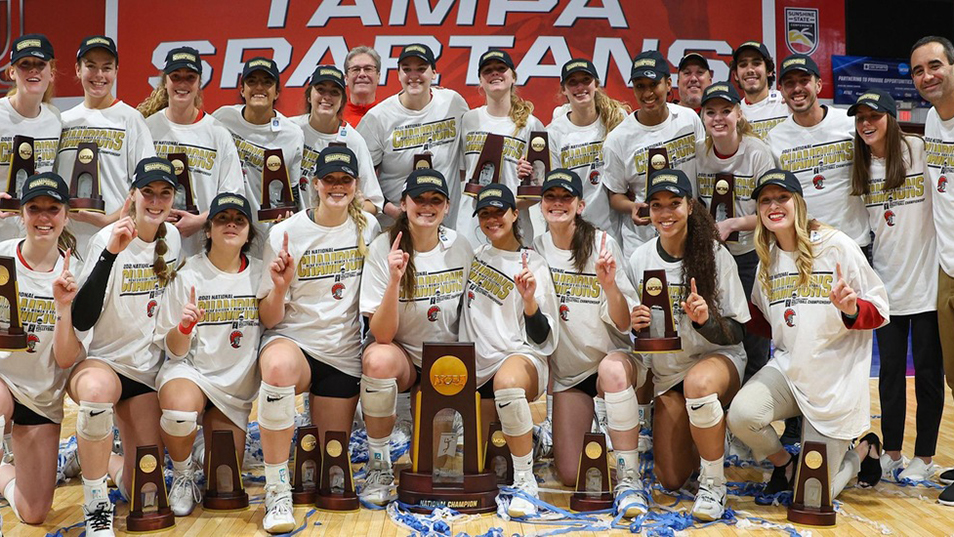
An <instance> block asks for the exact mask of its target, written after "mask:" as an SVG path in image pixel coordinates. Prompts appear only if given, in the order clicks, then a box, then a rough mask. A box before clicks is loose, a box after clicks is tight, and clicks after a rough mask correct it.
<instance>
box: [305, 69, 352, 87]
mask: <svg viewBox="0 0 954 537" xmlns="http://www.w3.org/2000/svg"><path fill="white" fill-rule="evenodd" d="M321 82H333V83H334V84H335V85H336V86H338V87H339V88H341V89H342V90H344V89H345V80H344V73H342V72H341V69H338V68H337V67H335V66H334V65H319V66H318V67H315V72H314V73H312V74H311V85H312V86H316V85H318V84H320V83H321Z"/></svg>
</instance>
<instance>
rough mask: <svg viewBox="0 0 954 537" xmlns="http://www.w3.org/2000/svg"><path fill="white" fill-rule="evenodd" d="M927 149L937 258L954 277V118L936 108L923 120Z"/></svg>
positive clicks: (925, 146) (949, 274) (925, 148)
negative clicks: (940, 113)
mask: <svg viewBox="0 0 954 537" xmlns="http://www.w3.org/2000/svg"><path fill="white" fill-rule="evenodd" d="M924 150H925V153H926V154H927V157H926V159H927V174H928V177H929V178H930V179H931V185H930V186H931V188H933V189H934V191H933V192H931V194H932V195H933V200H932V203H933V206H932V209H933V211H934V229H935V231H936V233H937V257H938V259H939V260H940V262H941V268H943V269H944V273H945V274H947V275H948V276H952V277H954V226H952V225H951V223H952V222H954V185H950V184H948V183H949V181H950V180H951V179H954V118H951V119H948V120H942V119H941V117H940V116H939V115H938V113H937V109H936V108H931V110H929V111H928V116H927V120H926V121H925V123H924Z"/></svg>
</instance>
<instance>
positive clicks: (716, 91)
mask: <svg viewBox="0 0 954 537" xmlns="http://www.w3.org/2000/svg"><path fill="white" fill-rule="evenodd" d="M712 99H725V100H727V101H729V102H730V103H732V104H739V103H740V102H742V98H741V97H739V92H738V90H736V89H735V86H734V85H732V84H729V83H728V82H719V83H717V84H710V85H709V87H707V88H706V89H705V91H703V92H702V104H706V101H711V100H712Z"/></svg>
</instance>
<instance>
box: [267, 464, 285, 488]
mask: <svg viewBox="0 0 954 537" xmlns="http://www.w3.org/2000/svg"><path fill="white" fill-rule="evenodd" d="M265 483H266V484H268V485H288V484H289V480H288V461H287V460H286V461H285V462H280V463H278V464H268V463H267V462H266V463H265Z"/></svg>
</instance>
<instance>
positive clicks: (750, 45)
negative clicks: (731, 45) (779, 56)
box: [732, 41, 772, 61]
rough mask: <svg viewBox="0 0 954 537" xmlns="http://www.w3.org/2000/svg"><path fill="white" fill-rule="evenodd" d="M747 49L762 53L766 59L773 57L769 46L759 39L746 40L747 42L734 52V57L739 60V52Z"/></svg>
mask: <svg viewBox="0 0 954 537" xmlns="http://www.w3.org/2000/svg"><path fill="white" fill-rule="evenodd" d="M745 50H754V51H755V52H758V53H759V54H761V55H762V57H763V58H765V59H766V60H770V59H772V55H771V53H769V49H768V47H766V46H765V45H764V44H763V43H760V42H758V41H746V42H745V43H742V44H741V45H739V46H738V48H736V49H735V50H734V51H733V52H732V59H733V60H735V61H739V54H741V53H742V52H743V51H745Z"/></svg>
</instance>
